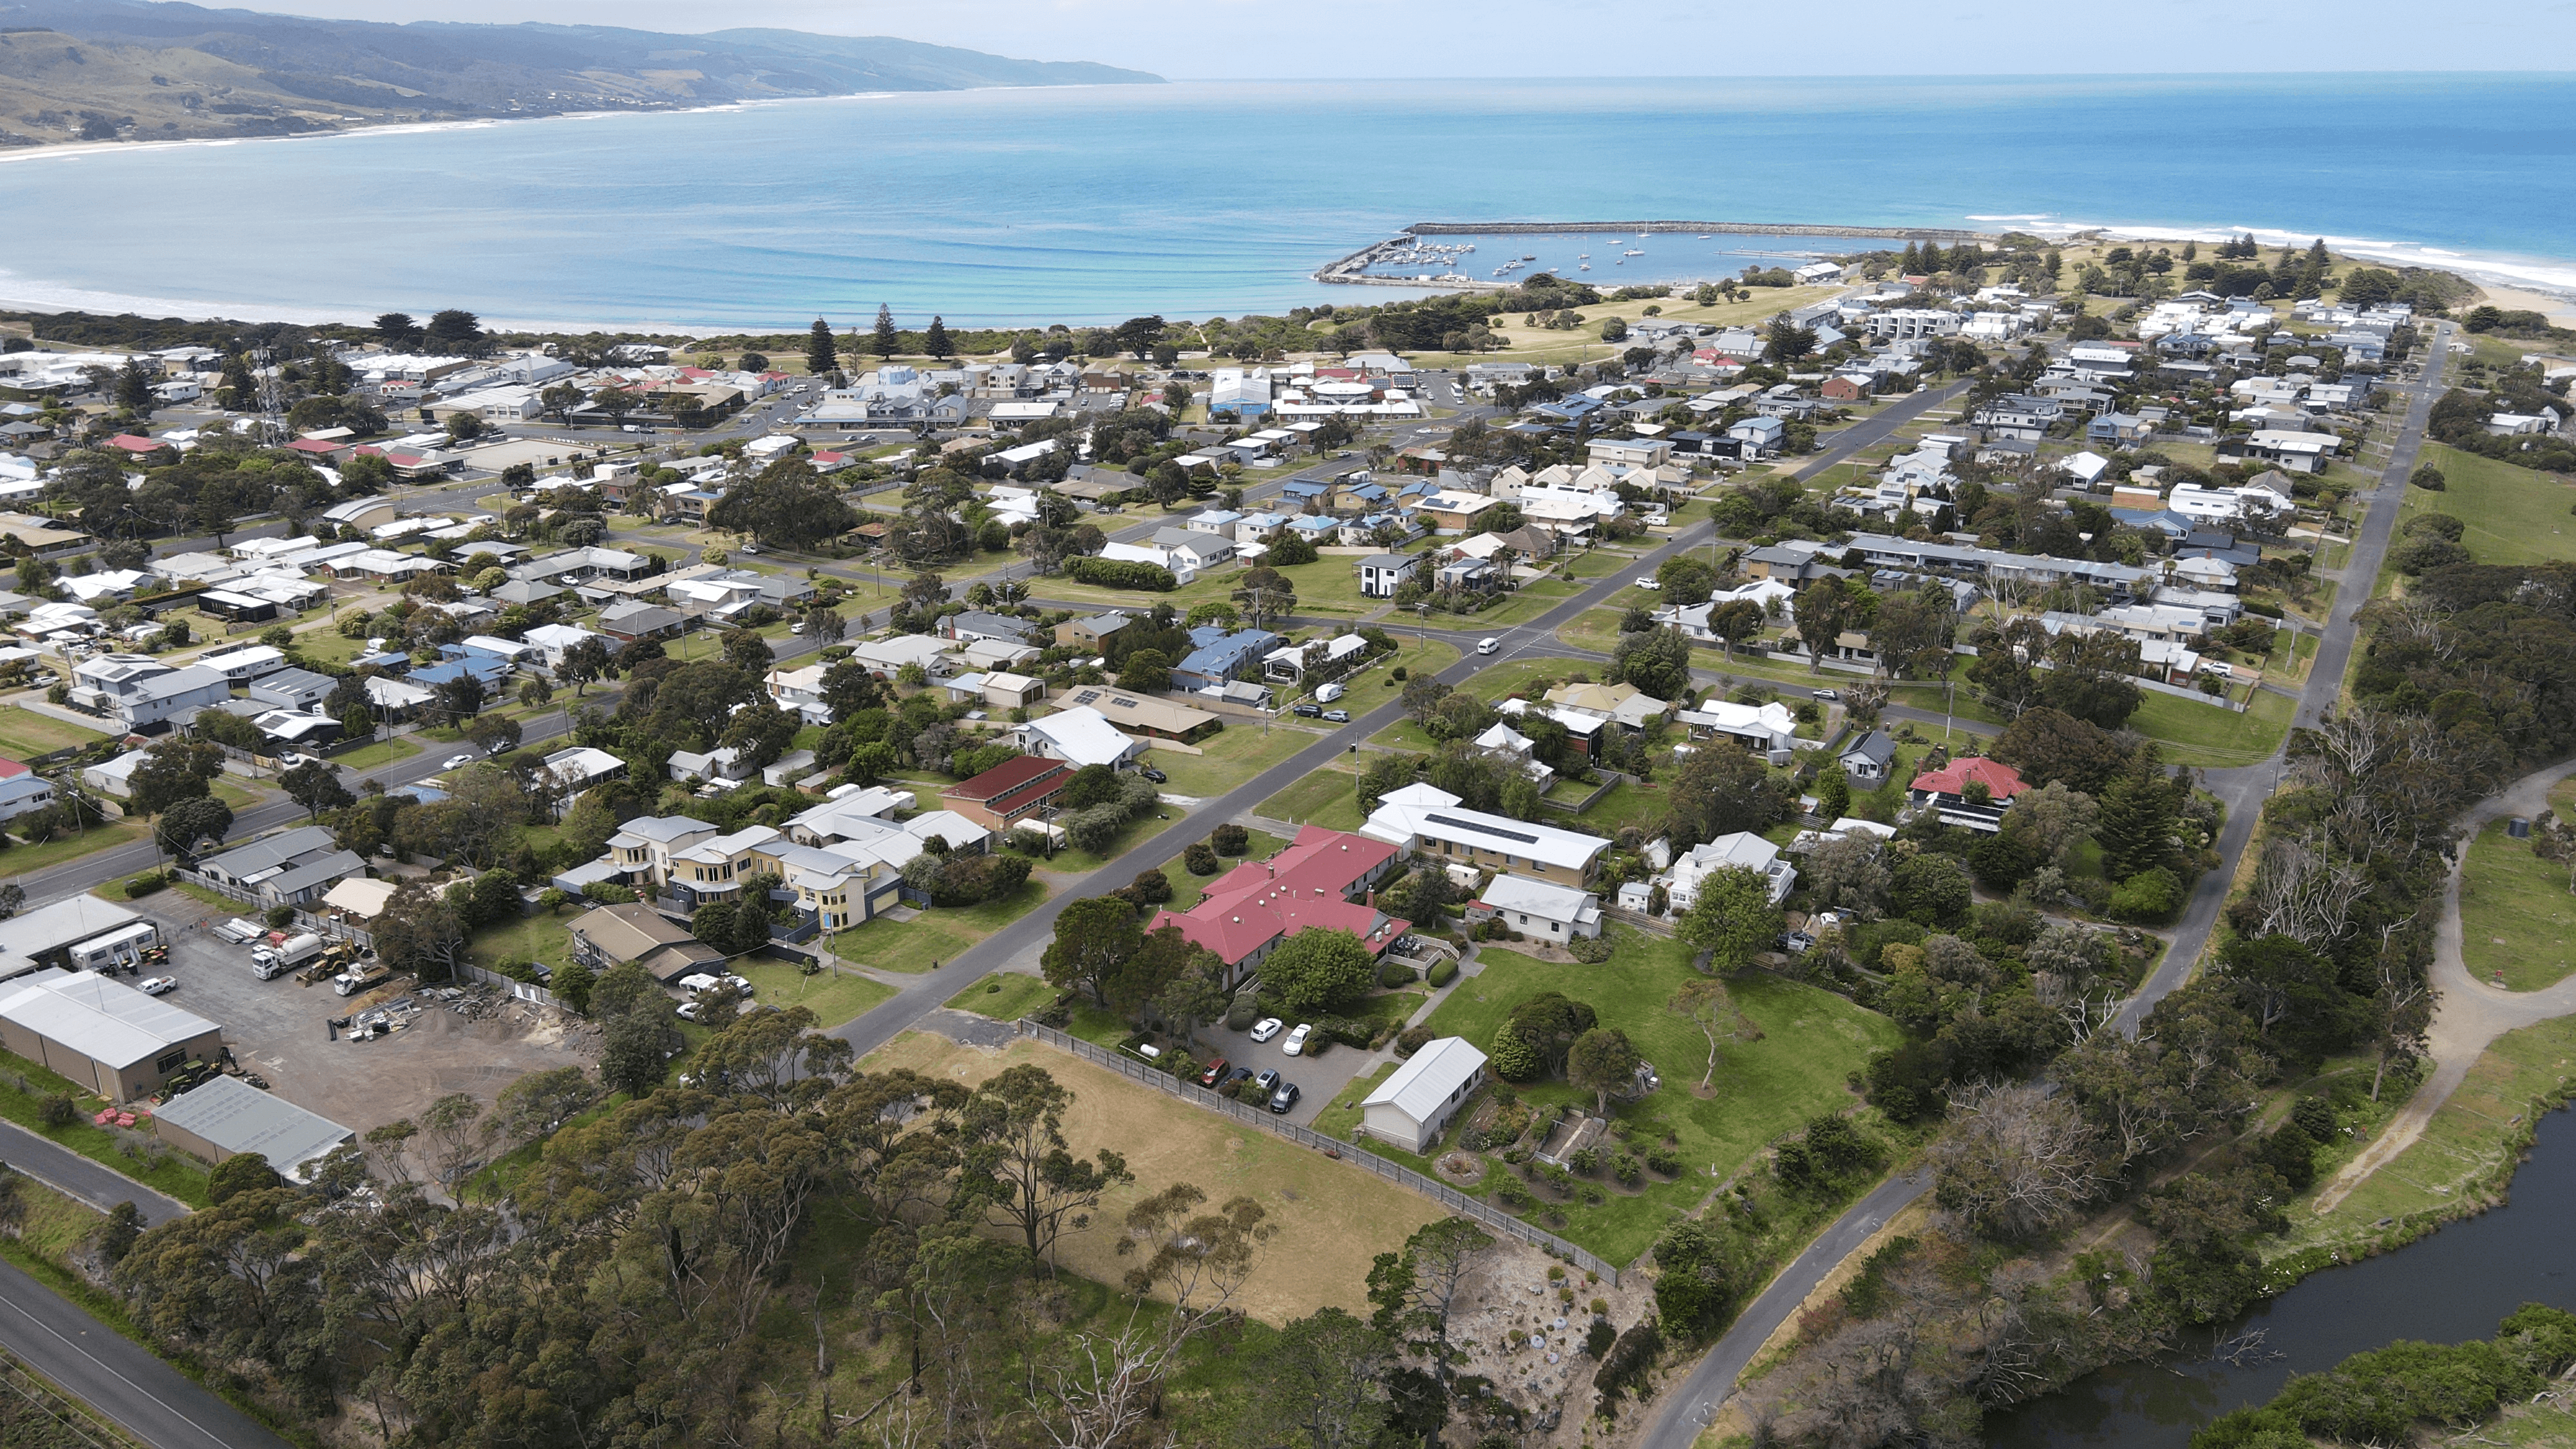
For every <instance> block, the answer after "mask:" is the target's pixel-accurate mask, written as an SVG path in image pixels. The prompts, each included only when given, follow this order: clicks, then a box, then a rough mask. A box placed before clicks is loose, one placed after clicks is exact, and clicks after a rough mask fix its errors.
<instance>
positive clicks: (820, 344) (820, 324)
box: [805, 317, 841, 377]
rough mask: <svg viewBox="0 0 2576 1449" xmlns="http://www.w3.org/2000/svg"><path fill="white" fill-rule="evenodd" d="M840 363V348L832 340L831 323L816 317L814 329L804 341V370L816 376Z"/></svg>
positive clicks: (836, 366)
mask: <svg viewBox="0 0 2576 1449" xmlns="http://www.w3.org/2000/svg"><path fill="white" fill-rule="evenodd" d="M840 365H841V350H840V348H839V347H837V346H835V345H834V344H833V341H832V324H831V323H829V322H826V321H824V320H823V319H822V318H820V317H817V318H815V319H814V331H813V333H812V335H811V336H809V337H808V338H807V339H806V342H805V370H806V371H807V372H809V373H812V374H813V375H814V376H816V377H821V376H822V375H823V374H825V373H827V372H830V371H832V370H834V369H835V368H838V367H839V366H840Z"/></svg>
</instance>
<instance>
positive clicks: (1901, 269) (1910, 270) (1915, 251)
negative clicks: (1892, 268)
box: [1896, 242, 1923, 277]
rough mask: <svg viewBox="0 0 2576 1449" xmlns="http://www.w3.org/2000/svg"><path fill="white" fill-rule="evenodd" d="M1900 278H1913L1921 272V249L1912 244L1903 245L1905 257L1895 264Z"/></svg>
mask: <svg viewBox="0 0 2576 1449" xmlns="http://www.w3.org/2000/svg"><path fill="white" fill-rule="evenodd" d="M1896 270H1897V274H1898V275H1900V276H1907V277H1911V276H1915V275H1918V274H1919V273H1921V272H1922V270H1923V249H1922V248H1921V247H1918V246H1916V245H1915V244H1914V243H1912V242H1907V243H1906V244H1905V255H1904V257H1903V258H1902V259H1900V260H1899V261H1898V262H1897V264H1896Z"/></svg>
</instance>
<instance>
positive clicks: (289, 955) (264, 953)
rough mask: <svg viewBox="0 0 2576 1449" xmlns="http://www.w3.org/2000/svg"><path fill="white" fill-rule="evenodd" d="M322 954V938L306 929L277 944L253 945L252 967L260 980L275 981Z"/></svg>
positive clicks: (251, 952)
mask: <svg viewBox="0 0 2576 1449" xmlns="http://www.w3.org/2000/svg"><path fill="white" fill-rule="evenodd" d="M321 954H322V938H321V937H320V936H317V935H315V934H313V933H312V932H310V931H306V932H305V933H303V934H302V935H298V936H289V937H287V938H286V939H285V940H284V941H282V942H280V943H278V944H277V945H275V946H253V947H251V948H250V969H251V970H252V971H254V972H256V973H257V974H258V976H259V979H260V980H262V981H273V980H275V979H277V978H278V977H280V976H282V975H284V974H286V973H287V972H289V971H292V970H294V969H295V968H296V967H298V966H301V965H303V964H304V963H305V962H307V961H310V960H312V959H313V958H314V957H316V956H319V955H321Z"/></svg>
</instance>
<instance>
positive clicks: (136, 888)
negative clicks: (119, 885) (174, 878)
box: [125, 870, 170, 901]
mask: <svg viewBox="0 0 2576 1449" xmlns="http://www.w3.org/2000/svg"><path fill="white" fill-rule="evenodd" d="M169 883H170V878H169V877H168V876H166V875H163V874H162V873H161V872H159V871H157V870H147V871H145V872H144V873H143V874H141V875H138V876H136V877H134V878H133V879H132V880H129V881H127V882H126V883H125V898H126V899H127V900H129V901H130V900H133V899H135V898H136V897H137V896H148V895H150V894H152V893H153V892H154V891H157V890H159V889H161V888H162V887H163V886H166V885H168V884H169Z"/></svg>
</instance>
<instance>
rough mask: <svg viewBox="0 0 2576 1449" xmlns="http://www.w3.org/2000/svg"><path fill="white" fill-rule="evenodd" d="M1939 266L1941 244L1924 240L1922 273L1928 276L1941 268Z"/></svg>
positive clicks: (1940, 265)
mask: <svg viewBox="0 0 2576 1449" xmlns="http://www.w3.org/2000/svg"><path fill="white" fill-rule="evenodd" d="M1941 267H1942V261H1941V244H1940V243H1939V242H1925V243H1924V244H1923V275H1925V276H1927V277H1928V276H1930V275H1932V274H1933V273H1935V272H1937V271H1939V270H1941Z"/></svg>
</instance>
